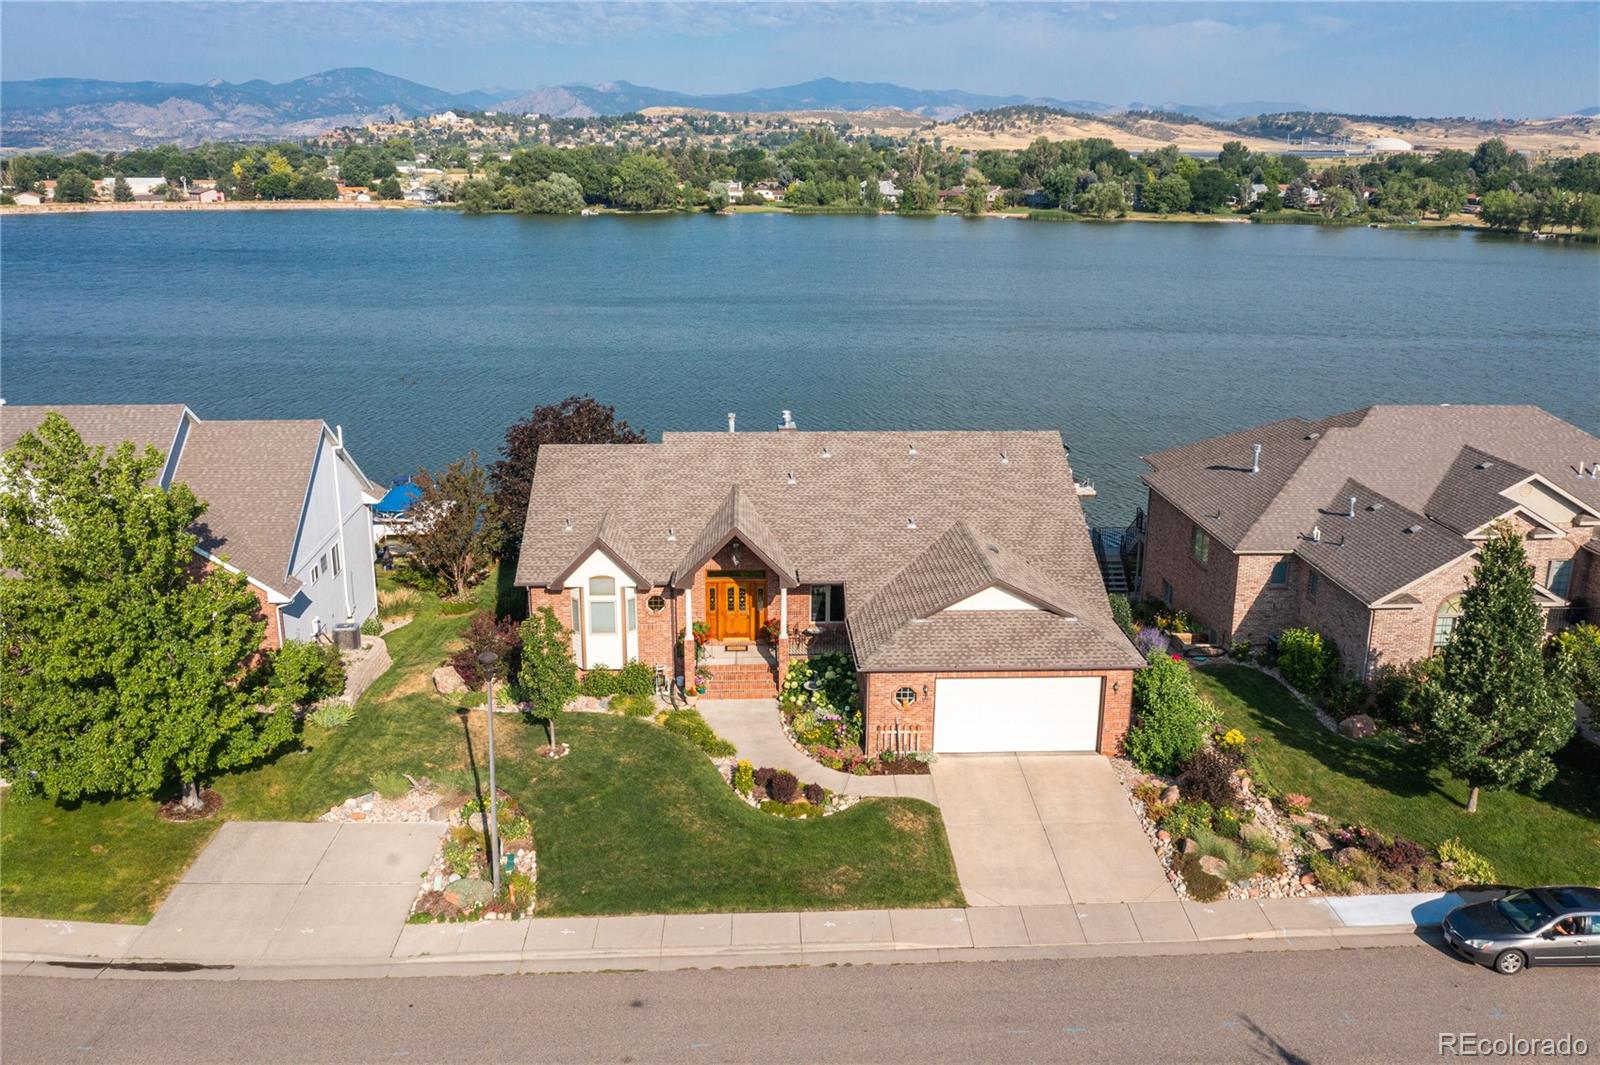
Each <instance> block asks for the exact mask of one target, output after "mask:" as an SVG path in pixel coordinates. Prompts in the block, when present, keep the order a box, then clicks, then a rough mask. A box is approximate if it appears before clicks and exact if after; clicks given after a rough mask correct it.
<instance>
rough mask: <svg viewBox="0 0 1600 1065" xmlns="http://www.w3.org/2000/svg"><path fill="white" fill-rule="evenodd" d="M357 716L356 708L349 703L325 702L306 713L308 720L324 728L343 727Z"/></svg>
mask: <svg viewBox="0 0 1600 1065" xmlns="http://www.w3.org/2000/svg"><path fill="white" fill-rule="evenodd" d="M355 716H356V708H355V707H353V706H351V705H349V704H348V703H339V702H333V703H323V704H322V705H321V706H319V707H317V708H316V709H315V710H313V711H311V712H310V713H309V714H307V715H306V720H307V721H309V722H311V723H312V724H313V725H318V726H321V727H322V728H342V727H343V726H345V725H348V724H350V722H351V721H352V720H353V719H354V718H355Z"/></svg>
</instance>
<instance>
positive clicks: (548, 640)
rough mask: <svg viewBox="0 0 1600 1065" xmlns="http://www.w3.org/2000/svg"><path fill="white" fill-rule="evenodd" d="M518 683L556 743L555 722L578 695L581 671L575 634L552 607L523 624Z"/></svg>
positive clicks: (541, 608)
mask: <svg viewBox="0 0 1600 1065" xmlns="http://www.w3.org/2000/svg"><path fill="white" fill-rule="evenodd" d="M517 679H518V681H520V682H521V685H522V691H523V694H524V696H525V697H526V698H527V700H528V707H529V709H531V710H532V711H533V713H534V716H536V717H542V718H544V720H545V724H546V726H547V727H548V728H549V729H550V745H551V746H552V747H554V746H555V743H556V718H558V717H560V716H561V713H562V711H563V710H565V709H566V705H567V702H568V701H569V700H571V699H572V697H573V696H575V695H577V694H578V667H577V664H576V663H575V662H574V661H573V658H572V633H570V632H568V631H567V629H566V627H565V626H563V625H562V624H561V622H559V621H557V620H556V615H555V612H554V611H552V610H551V609H550V608H549V607H547V606H546V607H540V608H539V609H538V610H536V611H534V613H533V615H532V616H531V617H529V618H528V620H527V621H524V622H523V623H522V665H521V667H520V668H519V670H518V673H517Z"/></svg>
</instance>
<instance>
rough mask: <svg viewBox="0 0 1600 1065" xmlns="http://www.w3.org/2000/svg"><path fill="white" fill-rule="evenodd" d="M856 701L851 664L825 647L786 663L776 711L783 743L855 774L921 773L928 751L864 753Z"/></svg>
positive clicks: (924, 770)
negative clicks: (824, 650) (786, 672)
mask: <svg viewBox="0 0 1600 1065" xmlns="http://www.w3.org/2000/svg"><path fill="white" fill-rule="evenodd" d="M808 683H809V684H810V687H808V686H807V685H808ZM859 703H860V691H859V690H858V688H857V685H856V671H855V663H854V662H853V661H852V660H851V658H850V656H849V655H847V654H845V653H844V652H842V651H830V652H828V653H826V654H819V655H814V656H812V657H811V658H806V659H797V660H795V661H794V662H792V663H790V665H789V675H788V677H787V678H786V679H785V680H784V684H783V691H782V692H781V693H780V696H779V700H778V712H779V714H780V716H781V717H782V719H783V731H784V732H785V733H786V734H787V735H788V737H789V742H791V743H793V744H794V745H795V747H797V748H798V749H799V750H801V751H802V752H804V753H805V755H806V756H807V757H808V758H810V759H811V760H812V761H814V762H817V763H818V764H820V765H822V766H825V767H827V768H828V769H833V770H837V771H839V772H841V773H850V774H853V775H855V776H858V777H867V776H893V775H926V774H927V773H928V764H929V763H930V762H932V761H933V760H934V757H935V756H934V755H932V754H922V753H905V754H899V753H895V752H891V751H885V752H883V753H882V754H880V755H878V756H877V757H873V756H871V755H869V754H867V753H866V751H865V750H864V749H863V747H862V720H861V708H860V706H859Z"/></svg>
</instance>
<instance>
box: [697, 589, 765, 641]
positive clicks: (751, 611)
mask: <svg viewBox="0 0 1600 1065" xmlns="http://www.w3.org/2000/svg"><path fill="white" fill-rule="evenodd" d="M766 614H767V582H766V580H765V579H761V580H750V579H746V578H740V577H707V578H706V627H707V628H708V629H709V630H710V635H711V639H712V640H717V641H726V640H754V639H755V638H756V633H757V632H759V631H760V630H761V626H762V625H763V624H764V623H765V622H766V620H767V618H766Z"/></svg>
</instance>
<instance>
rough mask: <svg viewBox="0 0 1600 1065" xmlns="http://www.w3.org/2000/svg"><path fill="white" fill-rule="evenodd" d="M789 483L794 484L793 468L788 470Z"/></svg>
mask: <svg viewBox="0 0 1600 1065" xmlns="http://www.w3.org/2000/svg"><path fill="white" fill-rule="evenodd" d="M789 483H790V484H794V471H793V470H790V471H789Z"/></svg>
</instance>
